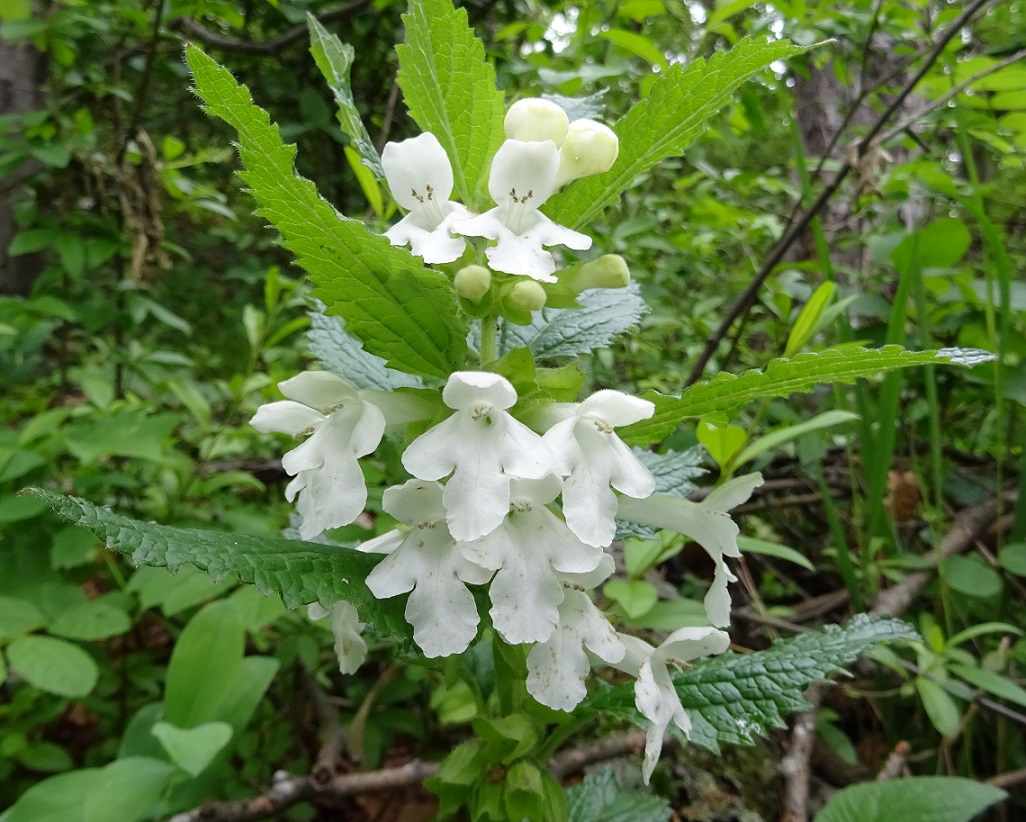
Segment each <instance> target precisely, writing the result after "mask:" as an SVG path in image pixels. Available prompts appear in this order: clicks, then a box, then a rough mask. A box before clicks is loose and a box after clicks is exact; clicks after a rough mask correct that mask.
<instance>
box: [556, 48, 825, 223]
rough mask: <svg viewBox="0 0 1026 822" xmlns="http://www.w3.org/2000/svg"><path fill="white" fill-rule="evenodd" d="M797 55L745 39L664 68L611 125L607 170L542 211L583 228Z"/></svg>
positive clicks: (795, 51)
mask: <svg viewBox="0 0 1026 822" xmlns="http://www.w3.org/2000/svg"><path fill="white" fill-rule="evenodd" d="M803 51H805V49H803V48H799V47H798V46H795V45H792V44H791V43H788V42H786V41H782V40H777V41H767V40H754V39H745V40H742V41H741V42H740V43H738V44H737V45H736V46H734V48H732V49H731V50H730V51H728V52H720V53H718V54H716V55H714V56H713V57H712V58H711V59H710V60H709V61H708V62H706V61H705V60H702V59H697V60H694V61H693V62H692V63H691V65H689V66H688V67H687V68H684V67H683V66H681V65H680V64H675V65H672V66H670V68H669V70H668V71H666V72H665V73H663V74H660V75H659V77H658V78H657V79H656V81H655V82H654V83H653V84H652V91H651V93H650V94H649V96H648V97H647V98H646V99H644V100H642V101H641V102H640V103H638V104H637V105H636V106H634V108H632V109H631V110H630V111H629V112H628V113H627V114H626V115H624V116H623V117H622V118H620V120H619V121H618V122H617V123H616V125H615V126H614V127H613V130H614V131H615V132H616V134H617V136H618V137H619V138H620V155H619V157H617V159H616V163H614V164H613V167H612V168H611V169H610V170H609V171H607V172H606V173H605V174H599V175H596V176H594V177H586V178H584V179H582V180H578V181H577V182H575V183H573V184H571V185H570V186H568V187H567V188H566V189H564V190H563V191H562V192H560V193H559V194H557V195H556V196H555V197H553V198H552V199H551V200H549V202H548V204H547V208H546V209H545V211H546V212H547V213H548V215H549V216H550V217H551V218H552V219H553V220H555V221H556V222H557V223H560V224H562V225H567V226H570V227H571V228H577V229H580V228H583V227H585V226H587V225H588V224H589V223H591V222H592V220H594V219H595V217H596V216H598V215H599V214H601V213H602V210H603V209H604V208H606V206H608V205H609V204H610V203H613V202H615V201H616V199H617V198H618V197H619V196H620V194H621V193H622V192H624V191H626V190H627V189H628V188H630V186H631V185H632V183H633V182H634V179H635V178H636V177H637V176H638V175H639V174H643V173H644V172H646V171H648V170H649V169H650V168H652V167H653V166H654V165H656V163H658V162H659V161H660V160H664V159H665V158H667V157H672V156H676V155H678V154H680V153H681V152H682V151H683V150H684V149H685V148H687V146H688V144H689V143H691V141H693V140H694V139H695V137H697V136H698V135H699V134H700V133H701V130H702V128H703V127H704V126H705V121H706V120H708V119H709V118H710V117H711V116H712V115H713V114H715V113H716V112H717V111H719V110H720V109H721V108H723V106H724V105H726V104H727V101H728V100H730V97H731V95H732V94H733V93H734V91H735V90H736V89H737V87H738V86H740V85H741V84H742V83H743V82H745V81H746V80H748V79H749V78H750V77H752V76H753V75H754V74H756V73H757V72H759V71H761V70H762V69H764V68H766V66H768V65H769V64H770V63H772V62H774V61H776V60H785V59H787V58H788V57H792V56H793V55H795V54H801V53H802V52H803Z"/></svg>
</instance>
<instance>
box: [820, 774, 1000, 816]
mask: <svg viewBox="0 0 1026 822" xmlns="http://www.w3.org/2000/svg"><path fill="white" fill-rule="evenodd" d="M1006 796H1008V794H1006V793H1005V792H1004V791H1003V790H1001V789H1000V788H995V787H992V786H991V785H986V784H984V783H982V782H977V781H976V780H974V779H962V778H961V777H956V776H913V777H911V778H910V779H895V780H891V781H887V782H863V783H861V784H859V785H850V786H849V787H847V788H845V789H844V790H842V791H840V792H838V793H836V794H835V795H834V796H832V797H831V798H830V801H829V802H827V804H826V807H824V808H823V810H821V811H820V812H819V813H818V814H816V819H815V822H894V820H895V819H900V820H902V822H969V820H970V819H972V818H973V817H975V816H976V815H977V814H979V813H980V812H982V811H983V810H985V809H986V808H989V807H990V806H991V805H993V804H995V803H997V802H1000V801H1001V800H1002V799H1004V798H1005V797H1006Z"/></svg>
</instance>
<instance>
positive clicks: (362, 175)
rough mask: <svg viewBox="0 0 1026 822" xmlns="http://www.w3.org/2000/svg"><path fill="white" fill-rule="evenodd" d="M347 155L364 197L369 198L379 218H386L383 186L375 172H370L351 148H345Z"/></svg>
mask: <svg viewBox="0 0 1026 822" xmlns="http://www.w3.org/2000/svg"><path fill="white" fill-rule="evenodd" d="M344 152H345V155H346V161H347V162H348V163H349V167H350V168H351V169H352V170H353V175H354V176H355V177H356V182H358V183H359V184H360V190H361V191H362V192H363V196H364V197H366V198H367V202H368V203H369V204H370V207H371V208H372V209H373V210H374V213H375V214H377V215H378V216H379V217H384V216H385V200H384V198H383V197H382V196H381V186H379V185H378V181H377V179H376V178H375V177H374V174H373V172H371V171H370V169H368V168H367V167H366V166H364V164H363V163H362V162H361V161H360V155H359V154H358V153H357V152H356V151H355V150H354V149H352V148H350V147H349V146H346V147H345V148H344Z"/></svg>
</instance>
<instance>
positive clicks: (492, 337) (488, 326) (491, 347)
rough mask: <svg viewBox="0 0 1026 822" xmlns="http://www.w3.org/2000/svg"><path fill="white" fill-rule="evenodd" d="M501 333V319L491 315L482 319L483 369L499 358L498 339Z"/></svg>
mask: <svg viewBox="0 0 1026 822" xmlns="http://www.w3.org/2000/svg"><path fill="white" fill-rule="evenodd" d="M498 332H499V317H498V315H497V314H489V315H488V316H487V317H482V318H481V367H482V368H483V367H484V366H486V365H487V364H488V363H490V362H494V361H495V360H497V359H498V358H499V357H498V347H497V345H496V338H497V337H498Z"/></svg>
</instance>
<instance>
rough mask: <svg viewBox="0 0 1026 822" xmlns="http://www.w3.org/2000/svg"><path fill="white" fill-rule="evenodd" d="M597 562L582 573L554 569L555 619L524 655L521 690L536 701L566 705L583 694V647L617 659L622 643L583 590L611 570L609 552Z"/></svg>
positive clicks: (566, 707)
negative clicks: (558, 587) (559, 595)
mask: <svg viewBox="0 0 1026 822" xmlns="http://www.w3.org/2000/svg"><path fill="white" fill-rule="evenodd" d="M601 559H602V561H601V562H600V563H599V566H598V567H597V568H596V569H595V570H594V571H592V572H590V573H588V574H559V579H560V582H562V584H563V588H564V596H563V601H562V602H561V603H560V605H559V621H558V622H557V623H556V627H555V630H554V631H553V632H552V636H550V637H549V638H548V639H547V640H545V642H540V643H538V644H537V645H535V646H534V647H533V648H532V649H531V652H530V653H529V654H528V655H527V691H528V693H530V694H531V696H533V697H534V698H535V699H536V700H538V702H540V703H541V704H542V705H547V706H548V707H550V708H552V709H553V710H556V711H572V710H573V709H574V708H575V707H577V705H579V704H580V702H581V700H582V699H584V697H585V696H587V694H588V689H587V688H586V687H585V685H584V681H585V678H586V677H587V676H588V672H589V671H590V670H591V661H590V660H589V658H588V654H587V652H586V651H585V648H587V650H588V651H591V652H592V653H593V654H595V656H597V657H598V658H599V659H601V660H603V661H604V662H608V663H609V664H613V663H615V662H620V661H621V660H622V659H623V658H624V656H625V655H626V653H627V647H626V646H625V645H624V644H623V642H622V641H621V640H620V637H619V635H618V634H617V633H616V630H615V629H614V628H613V626H612V625H611V624H610V623H609V620H608V619H606V616H605V614H603V613H602V612H601V611H600V610H599V609H598V608H596V607H595V603H594V602H592V601H591V597H590V596H589V595H588V590H589V589H591V588H595V587H596V586H597V585H598V584H599V583H601V582H602V581H603V580H605V579H606V578H607V577H608V576H609V575H610V574H611V573H612V572H613V565H614V562H613V558H612V557H611V556H610V555H609V554H603V555H602V558H601Z"/></svg>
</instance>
